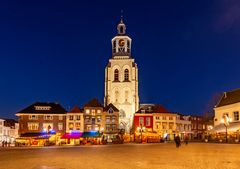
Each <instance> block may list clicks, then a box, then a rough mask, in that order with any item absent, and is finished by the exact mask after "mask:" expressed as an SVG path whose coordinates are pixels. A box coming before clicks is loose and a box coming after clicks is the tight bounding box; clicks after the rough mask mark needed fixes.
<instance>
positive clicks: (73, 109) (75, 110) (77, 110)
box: [68, 106, 82, 113]
mask: <svg viewBox="0 0 240 169" xmlns="http://www.w3.org/2000/svg"><path fill="white" fill-rule="evenodd" d="M81 112H82V111H81V109H80V108H79V107H78V106H74V107H73V108H72V109H71V110H70V111H69V112H68V113H81Z"/></svg>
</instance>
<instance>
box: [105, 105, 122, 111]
mask: <svg viewBox="0 0 240 169" xmlns="http://www.w3.org/2000/svg"><path fill="white" fill-rule="evenodd" d="M110 108H112V109H113V111H115V112H118V111H119V110H118V109H117V108H116V107H115V106H114V105H113V104H112V103H110V104H109V105H107V106H106V107H104V110H105V111H108V110H109V109H110Z"/></svg>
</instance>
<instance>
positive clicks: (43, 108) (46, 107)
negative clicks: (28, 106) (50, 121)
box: [34, 106, 51, 110]
mask: <svg viewBox="0 0 240 169" xmlns="http://www.w3.org/2000/svg"><path fill="white" fill-rule="evenodd" d="M34 107H35V110H50V109H51V107H50V106H34Z"/></svg>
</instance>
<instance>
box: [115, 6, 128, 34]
mask: <svg viewBox="0 0 240 169" xmlns="http://www.w3.org/2000/svg"><path fill="white" fill-rule="evenodd" d="M117 30H118V35H125V34H126V25H125V24H124V23H123V10H121V20H120V23H119V24H118V26H117Z"/></svg>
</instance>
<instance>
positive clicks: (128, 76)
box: [104, 18, 139, 133]
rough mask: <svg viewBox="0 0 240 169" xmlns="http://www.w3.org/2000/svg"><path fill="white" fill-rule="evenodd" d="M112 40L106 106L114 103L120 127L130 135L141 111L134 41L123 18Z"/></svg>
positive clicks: (106, 87)
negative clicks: (133, 47) (127, 31)
mask: <svg viewBox="0 0 240 169" xmlns="http://www.w3.org/2000/svg"><path fill="white" fill-rule="evenodd" d="M117 30H118V34H117V35H116V36H115V37H113V39H112V57H111V59H109V63H108V65H107V67H106V68H105V96H104V105H105V106H107V105H109V104H110V103H112V104H113V105H114V106H115V107H116V108H117V109H118V110H119V113H120V120H119V127H120V128H121V129H124V130H125V131H126V132H127V133H130V130H131V128H132V123H133V116H134V113H135V112H136V111H137V110H138V109H139V96H138V67H137V64H136V63H135V61H134V58H133V57H132V55H131V45H132V39H131V38H130V37H129V36H128V35H127V34H126V25H125V24H124V23H123V19H122V18H121V21H120V23H119V24H118V26H117Z"/></svg>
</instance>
